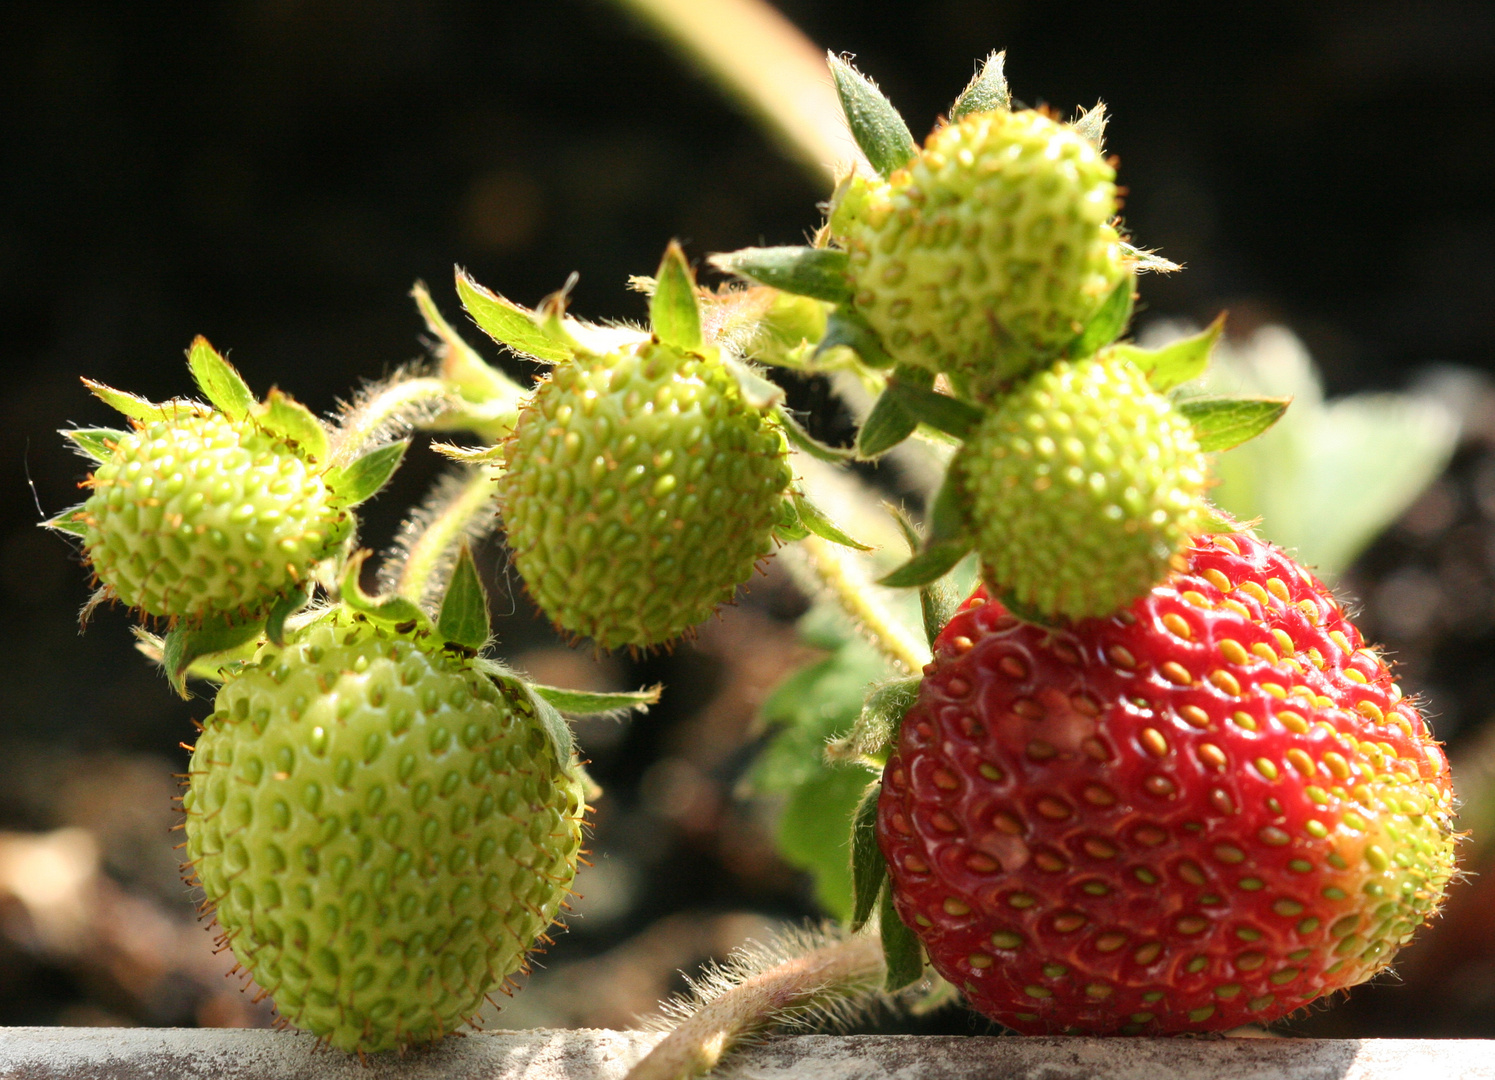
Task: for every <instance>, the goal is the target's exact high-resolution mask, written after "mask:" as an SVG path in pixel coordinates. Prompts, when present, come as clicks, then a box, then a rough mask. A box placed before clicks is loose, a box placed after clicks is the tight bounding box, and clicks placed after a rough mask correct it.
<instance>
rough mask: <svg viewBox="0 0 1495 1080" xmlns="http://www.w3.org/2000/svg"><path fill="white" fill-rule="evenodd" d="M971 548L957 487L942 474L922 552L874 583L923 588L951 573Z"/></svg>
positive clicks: (950, 478)
mask: <svg viewBox="0 0 1495 1080" xmlns="http://www.w3.org/2000/svg"><path fill="white" fill-rule="evenodd" d="M973 546H974V542H973V541H972V539H971V537H970V534H969V531H968V530H967V529H966V521H965V509H964V507H963V506H962V505H961V498H960V491H959V488H958V486H957V484H956V482H955V478H954V477H953V476H951V475H950V474H949V473H946V474H945V482H944V483H943V484H941V485H940V490H939V491H938V492H936V493H935V496H934V502H933V503H932V504H931V505H930V507H929V536H928V537H927V538H926V539H925V541H924V549H923V550H922V551H920V552H919V554H917V555H915V556H914V557H913V558H911V559H909V560H908V562H906V563H904V564H903V565H902V566H900V567H899V568H898V569H896V570H894V571H893V572H892V573H891V574H888V575H886V576H885V577H883V578H882V579H881V580H879V581H878V584H879V585H885V586H887V587H888V588H894V589H904V588H912V587H914V586H919V585H927V584H929V583H930V582H932V581H936V580H938V579H939V578H942V577H944V576H945V575H946V574H948V573H949V572H950V571H951V570H953V569H954V568H955V564H956V563H958V562H960V560H961V559H963V558H965V556H966V553H967V552H969V551H970V550H971V548H972V547H973Z"/></svg>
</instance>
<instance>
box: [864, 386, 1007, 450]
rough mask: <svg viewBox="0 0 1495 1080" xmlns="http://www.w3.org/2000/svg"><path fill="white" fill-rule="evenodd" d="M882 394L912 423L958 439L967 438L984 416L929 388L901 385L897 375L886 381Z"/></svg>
mask: <svg viewBox="0 0 1495 1080" xmlns="http://www.w3.org/2000/svg"><path fill="white" fill-rule="evenodd" d="M885 392H886V393H889V394H892V395H893V398H894V400H896V401H897V402H898V404H899V405H901V406H902V407H903V411H904V412H906V413H908V414H909V415H910V416H912V417H913V418H914V419H915V420H917V421H919V422H920V423H924V424H928V425H929V426H930V427H932V428H934V429H936V430H938V431H943V432H944V433H945V434H946V435H953V436H955V437H956V438H957V439H968V438H970V435H971V432H972V431H973V430H975V428H976V425H978V424H980V423H981V421H982V420H983V419H985V417H986V414H985V413H984V412H982V411H981V410H980V409H978V408H977V407H976V406H975V405H971V404H969V403H968V402H964V401H961V400H960V399H959V398H953V397H950V396H949V395H948V394H941V393H939V392H938V391H936V390H934V389H933V388H931V387H925V386H920V385H918V384H917V383H911V382H904V381H903V380H902V379H900V378H898V376H897V375H896V374H895V375H894V376H893V378H891V379H889V380H888V388H887V390H886V391H885Z"/></svg>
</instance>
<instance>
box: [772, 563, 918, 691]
mask: <svg viewBox="0 0 1495 1080" xmlns="http://www.w3.org/2000/svg"><path fill="white" fill-rule="evenodd" d="M795 546H796V548H797V549H798V551H799V554H800V556H801V557H800V558H799V559H795V560H793V562H792V563H791V565H796V564H797V568H798V569H800V570H801V571H802V572H804V573H806V575H807V576H809V577H811V578H812V580H813V583H814V584H815V585H817V586H819V587H820V588H821V589H822V590H824V591H826V592H828V593H830V595H831V596H832V597H833V598H834V599H835V601H836V602H837V603H838V604H840V605H841V609H842V610H843V611H845V612H846V614H847V615H849V616H851V618H852V620H853V621H855V622H856V624H857V625H858V626H860V627H861V628H862V630H863V631H864V632H865V633H866V634H867V635H868V637H870V638H871V640H872V644H873V645H875V646H876V647H877V648H878V649H879V650H880V651H881V652H882V653H883V655H885V656H886V657H887V658H888V659H889V660H892V661H893V662H894V663H895V664H897V665H898V666H900V667H901V668H903V669H904V670H905V671H907V672H908V673H909V674H910V675H917V674H918V673H919V672H920V671H922V670H923V668H924V665H925V664H926V663H928V662H929V649H928V648H927V647H926V646H925V644H924V642H923V641H921V640H920V639H919V638H918V637H917V636H916V635H915V634H913V633H912V632H911V631H910V630H909V628H908V627H906V626H904V624H903V621H902V620H901V619H899V618H898V617H897V616H896V615H895V614H894V613H893V612H892V611H890V610H889V609H888V606H887V604H885V603H884V602H883V599H882V597H881V596H879V595H878V594H877V592H876V591H875V590H876V586H874V585H873V584H872V583H871V582H870V581H868V580H867V574H866V571H865V569H864V565H863V561H862V560H861V559H860V558H859V557H858V556H857V555H856V554H855V553H854V552H851V551H848V550H847V549H845V548H843V547H840V546H838V545H836V544H832V543H829V542H828V541H825V540H822V539H821V538H820V537H818V536H809V537H806V538H805V539H803V540H801V541H800V542H799V543H798V544H797V545H795ZM791 550H792V549H791Z"/></svg>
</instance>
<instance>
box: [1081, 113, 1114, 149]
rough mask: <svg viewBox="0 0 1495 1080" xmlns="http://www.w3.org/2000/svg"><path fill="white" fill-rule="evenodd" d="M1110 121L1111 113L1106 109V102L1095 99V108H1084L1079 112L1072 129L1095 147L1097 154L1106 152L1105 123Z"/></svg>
mask: <svg viewBox="0 0 1495 1080" xmlns="http://www.w3.org/2000/svg"><path fill="white" fill-rule="evenodd" d="M1110 122H1111V114H1110V113H1109V112H1107V111H1106V103H1105V102H1104V101H1097V102H1096V103H1095V108H1093V109H1086V110H1085V111H1084V112H1082V113H1081V114H1080V118H1079V119H1078V120H1076V121H1075V122H1074V129H1075V130H1076V131H1078V132H1079V133H1080V134H1081V135H1083V136H1084V137H1085V139H1086V140H1087V141H1088V142H1089V143H1090V145H1091V146H1093V147H1095V152H1096V153H1097V154H1104V153H1105V152H1106V125H1107V124H1109V123H1110Z"/></svg>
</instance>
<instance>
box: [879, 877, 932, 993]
mask: <svg viewBox="0 0 1495 1080" xmlns="http://www.w3.org/2000/svg"><path fill="white" fill-rule="evenodd" d="M879 921H880V922H881V927H882V955H883V959H884V960H886V961H887V965H888V975H887V981H886V982H884V983H883V989H884V990H886V991H887V992H888V993H890V994H896V993H897V992H898V991H899V990H902V989H903V988H904V987H906V986H912V985H913V984H914V983H916V982H918V981H919V980H920V979H922V978H923V977H924V953H923V951H922V948H921V946H920V945H919V939H918V938H917V937H915V936H914V932H913V931H912V930H910V929H909V928H908V927H907V926H904V925H903V920H902V919H900V918H899V917H898V912H897V910H896V909H895V908H894V907H893V890H892V889H884V890H883V891H882V908H881V916H880V920H879Z"/></svg>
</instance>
